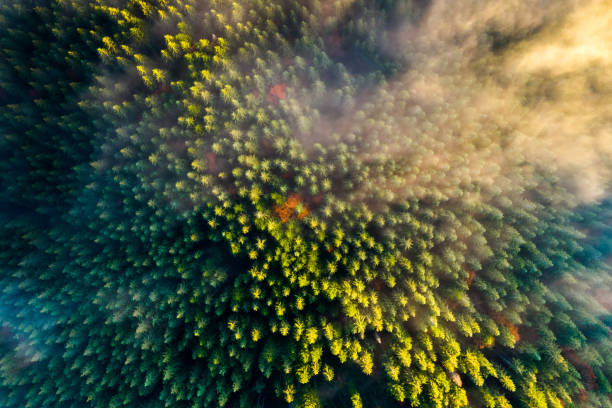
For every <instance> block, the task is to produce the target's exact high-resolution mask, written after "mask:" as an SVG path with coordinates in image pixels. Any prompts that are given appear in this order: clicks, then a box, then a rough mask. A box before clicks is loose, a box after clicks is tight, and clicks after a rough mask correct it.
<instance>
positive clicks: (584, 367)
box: [563, 347, 599, 394]
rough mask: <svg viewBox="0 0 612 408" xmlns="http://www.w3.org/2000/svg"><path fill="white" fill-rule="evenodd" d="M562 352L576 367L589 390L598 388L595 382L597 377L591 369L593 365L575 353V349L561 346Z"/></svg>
mask: <svg viewBox="0 0 612 408" xmlns="http://www.w3.org/2000/svg"><path fill="white" fill-rule="evenodd" d="M563 354H564V355H565V358H567V360H568V361H569V362H570V363H572V365H573V366H574V367H576V369H578V371H579V372H580V375H581V376H582V379H583V381H584V383H585V384H586V386H587V388H588V389H589V390H592V389H595V388H599V384H597V377H596V376H595V371H594V370H593V367H592V366H591V365H590V364H589V363H587V362H586V361H584V359H582V357H580V356H579V355H578V353H576V350H574V349H572V348H569V347H565V348H563ZM581 393H582V391H581ZM585 394H586V392H585Z"/></svg>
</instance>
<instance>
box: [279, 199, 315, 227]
mask: <svg viewBox="0 0 612 408" xmlns="http://www.w3.org/2000/svg"><path fill="white" fill-rule="evenodd" d="M299 204H302V205H303V207H304V210H302V211H301V212H300V213H299V214H298V215H297V219H298V220H301V219H303V218H304V217H306V216H307V215H308V213H309V211H308V207H306V205H305V204H303V202H302V197H301V196H300V195H299V194H290V195H289V197H288V198H287V201H285V202H284V203H283V204H282V205H278V206H275V207H274V212H275V213H276V215H278V217H279V218H280V219H281V221H282V222H287V221H289V220H290V219H291V218H292V217H293V216H295V209H296V208H297V207H298V205H299Z"/></svg>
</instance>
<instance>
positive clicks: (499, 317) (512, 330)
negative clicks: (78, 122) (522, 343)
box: [493, 313, 521, 341]
mask: <svg viewBox="0 0 612 408" xmlns="http://www.w3.org/2000/svg"><path fill="white" fill-rule="evenodd" d="M493 318H494V320H495V321H496V322H497V323H498V324H501V325H502V326H506V327H507V328H508V330H510V333H511V334H512V336H513V337H514V341H519V340H520V339H521V336H520V334H519V330H518V327H516V326H515V325H514V324H512V322H510V321H509V320H508V319H506V318H505V317H504V316H502V315H501V313H495V314H494V315H493Z"/></svg>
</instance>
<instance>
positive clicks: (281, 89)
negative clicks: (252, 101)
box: [266, 83, 287, 103]
mask: <svg viewBox="0 0 612 408" xmlns="http://www.w3.org/2000/svg"><path fill="white" fill-rule="evenodd" d="M286 97H287V85H286V84H283V83H278V84H276V85H274V86H273V87H272V88H270V90H269V91H268V94H267V95H266V100H267V101H268V103H277V102H278V101H279V100H283V99H285V98H286Z"/></svg>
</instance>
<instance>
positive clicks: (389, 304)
mask: <svg viewBox="0 0 612 408" xmlns="http://www.w3.org/2000/svg"><path fill="white" fill-rule="evenodd" d="M426 3H427V2H421V1H402V0H375V1H365V0H356V1H341V0H337V1H331V0H330V1H327V0H308V1H298V0H274V1H269V0H268V1H263V0H244V1H240V2H237V1H231V0H128V1H118V0H6V1H2V2H0V33H1V35H0V134H1V135H2V136H1V138H0V200H1V204H0V220H1V223H2V228H1V230H0V231H1V233H0V407H2V408H13V407H15V408H17V407H19V408H22V407H31V408H39V407H101V408H102V407H104V408H107V407H120V406H127V407H194V408H195V407H235V408H237V407H242V408H244V407H270V406H272V407H274V406H279V407H280V406H290V407H301V408H314V407H354V408H358V407H395V406H411V407H423V408H425V407H432V408H433V407H464V406H471V407H489V408H495V407H499V408H506V407H524V408H527V407H530V408H534V407H537V408H540V407H542V408H544V407H559V408H560V407H579V406H589V407H590V406H593V407H612V399H611V398H612V386H611V384H610V381H612V341H611V338H610V330H611V328H612V317H611V316H612V315H610V309H612V304H610V300H609V299H607V300H606V299H603V298H605V296H606V293H609V290H610V289H611V288H612V275H611V274H610V269H609V264H606V260H607V259H609V256H610V255H611V254H612V227H611V225H612V202H611V201H606V200H603V201H600V202H597V203H595V204H584V205H581V206H576V205H575V202H574V200H573V197H572V195H571V193H570V192H569V191H568V190H566V189H565V188H564V187H563V186H562V185H561V184H560V181H559V179H558V177H556V175H555V174H554V173H552V172H551V171H549V170H548V169H547V168H545V167H544V166H542V167H538V166H532V165H527V164H524V163H523V162H522V158H521V157H518V156H517V157H511V158H508V159H507V162H505V163H504V164H503V165H504V166H508V167H507V168H511V169H513V170H512V171H511V172H508V173H506V174H503V175H502V176H499V177H497V178H495V180H494V182H487V180H485V176H486V177H488V176H489V173H488V172H489V171H490V168H489V167H488V166H489V164H490V162H488V161H487V160H489V159H488V158H491V157H496V155H498V154H499V150H495V147H496V146H497V147H499V146H504V145H505V143H506V136H507V135H506V133H505V129H504V127H503V126H502V125H499V124H496V123H493V122H491V123H489V124H488V125H487V126H486V127H483V128H481V129H478V130H476V131H474V132H472V133H471V134H470V135H469V136H466V135H465V134H464V133H462V132H460V130H459V129H458V128H457V127H458V126H459V127H460V123H461V120H460V118H459V114H458V112H460V108H459V106H464V105H466V104H469V103H470V102H469V100H468V99H465V100H462V99H460V98H459V99H458V100H457V101H455V102H454V105H452V106H450V105H445V106H444V105H443V103H442V104H439V103H433V102H427V103H426V102H423V101H422V100H421V99H420V98H419V95H417V94H415V93H414V92H411V91H410V85H409V84H410V83H411V81H413V80H414V78H413V76H412V74H411V67H412V66H413V64H415V63H416V62H415V61H414V60H413V56H414V55H416V54H417V53H418V50H416V48H418V47H416V46H415V47H411V46H408V47H407V50H406V51H405V52H397V53H393V52H390V51H388V49H386V48H385V47H384V44H387V43H392V42H393V38H391V37H392V35H391V34H392V31H393V30H394V29H400V28H401V27H404V26H416V25H417V24H418V23H419V20H420V19H421V17H422V15H423V14H424V13H425V12H426V8H427V4H426ZM500 41H501V40H500V39H499V38H497V37H496V39H495V41H493V42H494V44H493V46H494V48H495V50H496V51H498V48H500V47H501V45H500V44H501V43H500ZM508 41H509V40H508ZM474 64H482V65H479V66H486V64H487V61H485V62H483V61H474ZM448 85H449V89H451V88H452V87H453V86H455V84H453V83H449V84H448ZM452 89H454V88H452ZM441 123H445V124H448V125H447V126H445V129H442V128H441V126H439V125H440V124H441ZM479 166H480V167H479ZM475 167H479V168H480V170H479V173H478V174H480V175H481V176H482V177H480V176H479V177H476V176H474V173H470V172H469V171H466V172H460V171H459V170H457V169H473V168H475ZM491 177H494V176H491ZM597 290H600V291H602V292H601V293H600V295H598V296H599V297H600V298H602V299H603V300H602V301H601V302H599V303H598V302H597V299H594V298H593V296H594V295H593V294H594V293H595V295H597V293H599V292H597ZM606 290H608V292H606ZM595 297H597V296H595ZM600 300H601V299H600ZM606 302H608V303H606ZM606 304H607V307H608V309H607V310H606V309H605V305H606ZM602 305H604V306H603V307H602ZM597 308H599V309H597Z"/></svg>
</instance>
